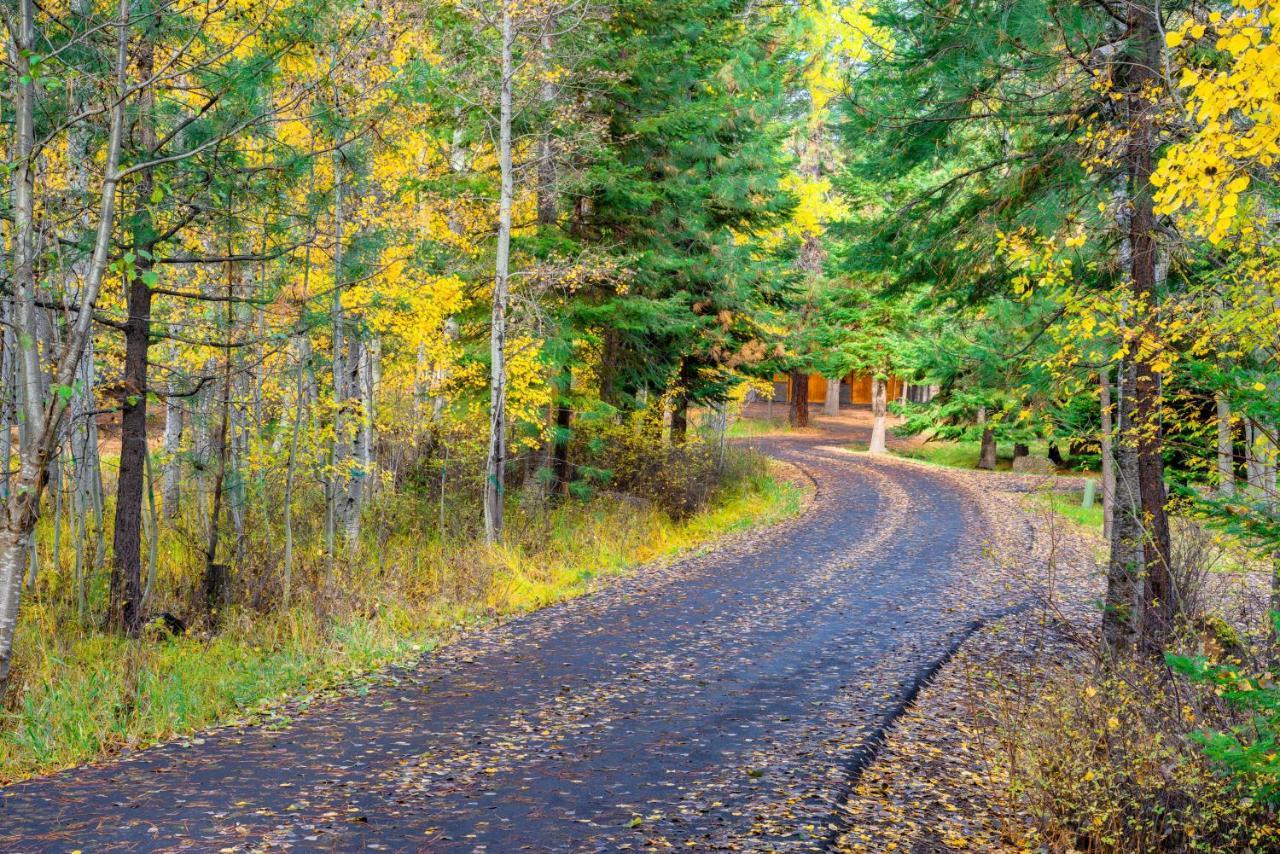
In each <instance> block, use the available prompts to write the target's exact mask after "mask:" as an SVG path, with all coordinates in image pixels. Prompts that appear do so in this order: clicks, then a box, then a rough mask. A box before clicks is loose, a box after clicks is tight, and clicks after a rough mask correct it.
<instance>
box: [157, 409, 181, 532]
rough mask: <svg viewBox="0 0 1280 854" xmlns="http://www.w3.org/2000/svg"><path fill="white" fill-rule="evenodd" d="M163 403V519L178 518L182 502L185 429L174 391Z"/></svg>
mask: <svg viewBox="0 0 1280 854" xmlns="http://www.w3.org/2000/svg"><path fill="white" fill-rule="evenodd" d="M169 391H170V396H169V397H168V398H167V399H166V400H165V402H164V472H163V474H162V475H161V477H162V485H161V488H160V492H161V500H162V503H163V505H164V518H166V519H168V520H170V521H172V520H174V519H177V518H178V513H179V511H180V510H181V506H180V505H181V502H182V433H183V430H184V429H185V427H186V410H185V409H184V408H183V406H184V404H183V401H182V400H181V399H179V398H177V397H174V396H173V394H172V392H174V391H175V389H174V388H173V387H172V386H171V387H170V388H169Z"/></svg>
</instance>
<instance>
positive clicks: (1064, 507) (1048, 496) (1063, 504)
mask: <svg viewBox="0 0 1280 854" xmlns="http://www.w3.org/2000/svg"><path fill="white" fill-rule="evenodd" d="M1034 500H1035V501H1036V502H1037V503H1038V504H1039V505H1040V506H1042V507H1044V508H1046V509H1048V510H1051V511H1053V512H1054V513H1057V514H1058V515H1059V516H1062V517H1063V518H1064V519H1068V520H1070V521H1071V522H1074V523H1075V524H1076V525H1079V526H1080V527H1082V528H1087V529H1089V530H1093V531H1099V532H1101V531H1102V524H1103V519H1104V515H1103V510H1102V497H1101V496H1098V497H1097V498H1096V499H1095V500H1094V502H1093V506H1092V507H1085V506H1083V499H1082V496H1080V495H1078V494H1074V493H1058V492H1043V493H1038V494H1036V495H1035V497H1034Z"/></svg>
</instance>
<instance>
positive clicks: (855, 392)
mask: <svg viewBox="0 0 1280 854" xmlns="http://www.w3.org/2000/svg"><path fill="white" fill-rule="evenodd" d="M827 385H828V383H827V378H826V377H824V376H822V375H821V374H810V375H809V405H810V406H822V405H825V404H826V402H827ZM936 393H937V389H936V388H934V387H932V386H923V385H914V384H912V383H908V382H904V381H903V380H901V379H899V378H898V377H890V378H889V382H888V398H889V400H891V401H894V400H907V401H911V402H913V403H927V402H929V401H930V400H932V399H933V396H934V395H935V394H936ZM773 401H774V403H790V402H791V377H790V376H788V375H786V374H778V375H777V376H775V377H774V378H773ZM840 405H841V406H870V405H871V374H849V375H848V376H847V377H844V378H843V379H841V380H840Z"/></svg>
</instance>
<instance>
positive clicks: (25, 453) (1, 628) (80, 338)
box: [0, 0, 129, 696]
mask: <svg viewBox="0 0 1280 854" xmlns="http://www.w3.org/2000/svg"><path fill="white" fill-rule="evenodd" d="M20 4H21V5H20V17H21V20H22V23H21V33H20V34H12V35H14V36H16V39H17V40H20V41H19V44H22V45H31V44H34V41H35V38H34V17H33V16H34V8H33V4H32V0H20ZM116 30H117V35H116V55H115V66H114V71H115V78H116V79H115V83H116V92H117V93H118V96H117V97H116V98H115V99H114V102H113V104H112V107H111V114H110V115H111V119H110V131H109V134H108V141H107V151H106V156H105V157H104V159H103V164H102V169H103V183H102V192H101V196H100V199H99V209H98V228H97V231H96V233H95V235H94V244H93V260H92V261H91V263H90V266H89V270H88V273H87V275H86V277H85V283H84V288H83V289H82V290H81V293H80V299H79V311H78V312H77V314H76V317H75V323H74V325H73V326H72V327H71V328H70V329H69V331H68V335H67V343H66V346H65V347H64V348H63V352H62V354H61V356H60V357H59V359H58V362H57V367H56V370H55V372H54V379H55V382H56V386H55V387H57V388H61V387H63V386H70V385H71V384H72V382H73V381H74V379H75V373H76V368H77V366H78V364H79V362H80V357H81V355H82V354H83V352H84V348H85V342H86V341H87V340H88V337H89V332H90V328H91V324H92V322H93V312H92V308H93V305H94V304H95V303H96V302H97V298H98V291H99V289H100V287H101V285H102V278H103V274H104V273H105V272H106V269H107V262H108V260H109V252H110V244H111V232H112V229H113V227H114V225H115V205H116V187H117V184H118V183H119V180H120V177H119V164H120V148H121V138H122V137H123V131H124V103H123V95H124V92H125V75H126V70H127V68H128V46H129V0H120V3H119V7H118V12H117V16H116ZM19 52H22V51H21V49H20V51H19ZM23 62H24V63H27V60H26V59H23ZM28 64H29V63H28ZM29 70H30V69H29V68H28V69H27V71H29ZM28 79H29V78H28ZM18 85H19V86H20V87H21V86H23V85H29V84H22V83H21V82H20V81H19V84H18ZM30 94H31V93H30V90H28V95H30ZM25 103H26V105H27V110H28V117H27V119H24V120H21V121H26V120H29V119H30V114H29V110H30V107H31V103H30V98H29V97H28V98H26V99H25ZM16 234H17V231H16V230H15V235H16ZM19 284H21V283H20V281H15V285H19ZM28 293H30V292H29V291H25V290H24V291H23V297H24V299H25V298H27V297H28ZM32 295H33V294H32ZM31 308H32V306H30V305H28V306H27V307H26V308H24V311H28V310H30V309H31ZM21 350H23V351H25V352H24V354H23V361H24V362H29V363H34V364H35V365H36V372H37V373H39V358H40V354H39V353H38V352H35V344H34V342H32V341H29V340H27V341H22V342H21ZM67 405H68V403H67V401H66V400H64V399H63V396H62V395H60V394H54V395H50V396H49V401H48V404H47V407H46V408H45V409H44V411H43V412H42V413H41V419H40V422H39V423H40V430H39V432H38V434H36V435H37V441H36V442H35V443H34V444H33V445H30V446H27V447H23V448H22V454H21V456H22V460H21V464H20V466H19V470H18V477H17V480H16V482H15V484H14V489H13V493H12V495H11V496H10V498H9V500H8V502H7V504H6V510H7V512H6V513H5V518H4V519H3V524H0V696H3V694H4V691H5V688H6V687H7V686H8V682H9V674H10V672H11V669H12V666H13V638H14V633H15V631H16V629H17V625H18V608H19V604H20V600H21V596H22V563H23V556H24V555H25V554H26V551H27V548H28V547H29V545H30V543H31V536H32V533H33V532H34V530H35V526H36V522H37V521H38V519H39V512H40V495H41V493H42V492H43V490H44V486H45V479H46V477H47V474H48V463H49V460H50V458H51V457H52V456H53V454H54V452H55V450H56V448H57V438H58V434H59V427H60V425H61V422H62V418H63V416H64V415H65V414H66V411H67Z"/></svg>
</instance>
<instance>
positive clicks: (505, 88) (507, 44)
mask: <svg viewBox="0 0 1280 854" xmlns="http://www.w3.org/2000/svg"><path fill="white" fill-rule="evenodd" d="M512 2H513V0H502V82H501V90H500V92H499V96H498V101H499V118H498V140H499V141H498V163H499V170H500V172H501V178H502V189H501V193H500V195H499V203H498V211H499V212H498V251H497V261H496V270H495V275H494V282H493V317H492V321H491V323H490V329H489V358H490V361H491V364H490V379H489V452H488V457H487V459H486V461H485V482H484V536H485V541H486V542H488V543H491V544H492V543H496V542H497V541H498V539H499V538H500V537H501V536H502V509H503V508H502V503H503V492H504V483H503V479H504V477H505V474H506V462H507V412H506V406H507V369H506V339H507V287H508V281H507V279H508V275H509V267H510V263H511V206H512V199H513V196H514V195H515V187H514V180H513V173H512V164H511V121H512V102H511V97H512V92H511V89H512V85H513V83H514V80H513V78H514V75H515V60H514V57H513V55H512V52H513V47H514V40H515V31H514V22H513V20H512V15H513V10H512V8H511V7H512Z"/></svg>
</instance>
